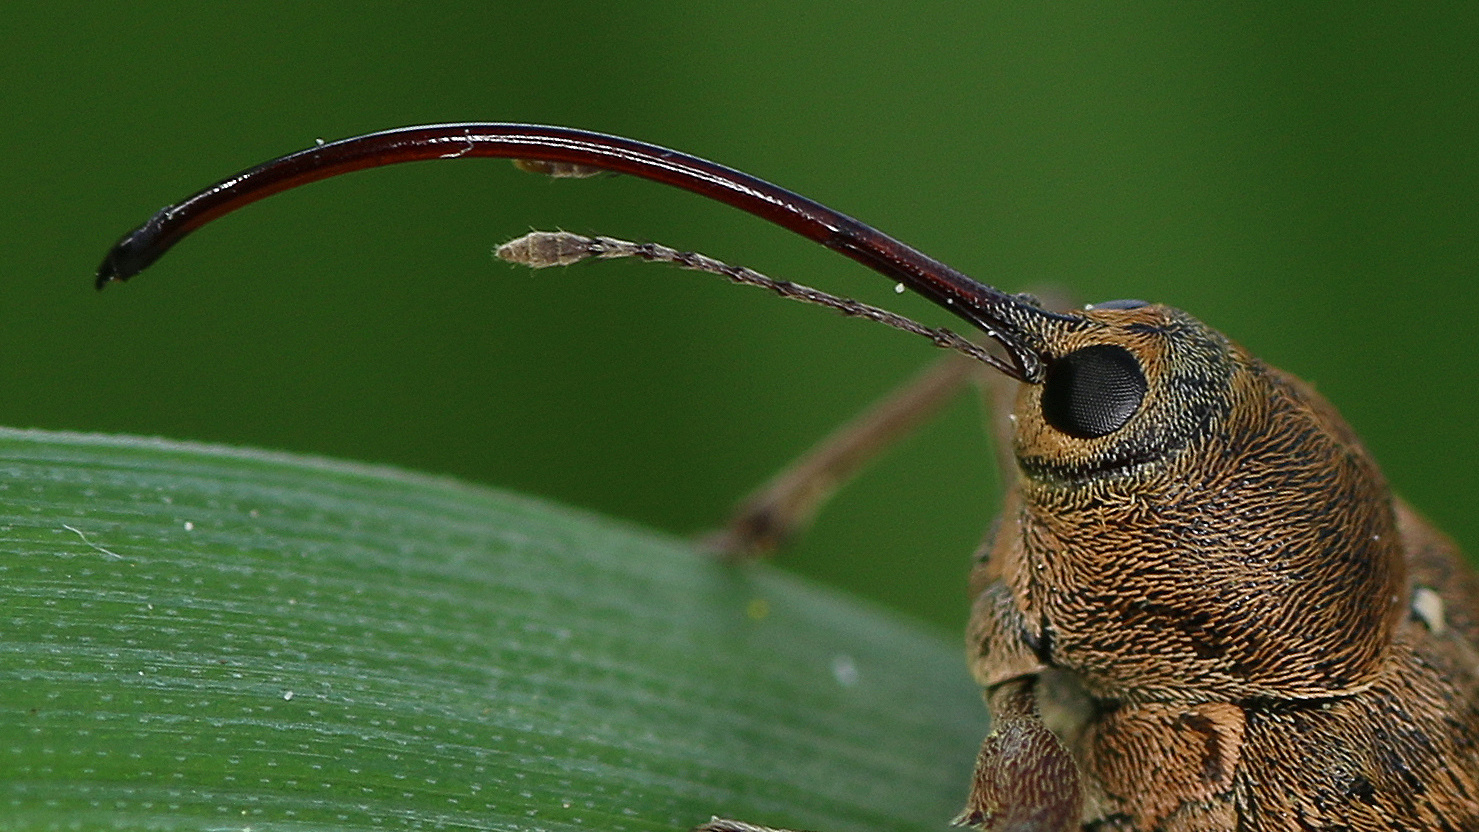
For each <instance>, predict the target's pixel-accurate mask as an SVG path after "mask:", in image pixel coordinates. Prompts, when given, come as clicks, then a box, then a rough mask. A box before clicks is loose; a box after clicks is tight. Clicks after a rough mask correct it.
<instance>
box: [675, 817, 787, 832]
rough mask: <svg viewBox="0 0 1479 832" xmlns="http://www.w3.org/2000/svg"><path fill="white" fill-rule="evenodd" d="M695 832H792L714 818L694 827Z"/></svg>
mask: <svg viewBox="0 0 1479 832" xmlns="http://www.w3.org/2000/svg"><path fill="white" fill-rule="evenodd" d="M693 832H791V830H789V829H776V828H775V827H772V826H759V825H757V824H753V823H745V822H744V821H742V820H730V819H728V818H721V817H714V818H710V819H709V822H708V823H703V824H699V825H698V826H695V827H693Z"/></svg>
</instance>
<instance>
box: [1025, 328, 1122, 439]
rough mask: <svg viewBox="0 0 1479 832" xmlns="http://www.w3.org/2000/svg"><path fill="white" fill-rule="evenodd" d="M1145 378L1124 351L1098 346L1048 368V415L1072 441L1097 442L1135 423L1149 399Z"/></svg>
mask: <svg viewBox="0 0 1479 832" xmlns="http://www.w3.org/2000/svg"><path fill="white" fill-rule="evenodd" d="M1145 390H1146V384H1145V373H1144V372H1142V371H1141V369H1140V362H1139V361H1137V360H1136V359H1135V356H1134V355H1132V354H1131V353H1130V351H1129V350H1127V349H1125V348H1124V347H1116V346H1114V345H1112V344H1097V345H1095V346H1092V347H1084V348H1083V349H1081V350H1075V351H1073V352H1071V353H1069V354H1067V355H1065V356H1063V357H1062V358H1059V359H1057V360H1056V361H1054V362H1053V363H1052V364H1049V365H1048V377H1047V380H1046V381H1045V382H1043V391H1042V415H1043V418H1044V419H1046V420H1047V423H1048V424H1050V425H1052V426H1053V427H1055V428H1057V429H1058V430H1061V431H1063V432H1064V433H1066V434H1068V435H1069V436H1076V437H1078V438H1080V439H1093V438H1095V437H1098V436H1105V435H1107V434H1111V433H1114V432H1115V431H1117V430H1119V429H1120V428H1122V427H1124V426H1125V423H1126V422H1128V421H1130V417H1131V416H1134V415H1135V411H1136V410H1137V409H1139V407H1140V402H1141V400H1142V399H1144V398H1145Z"/></svg>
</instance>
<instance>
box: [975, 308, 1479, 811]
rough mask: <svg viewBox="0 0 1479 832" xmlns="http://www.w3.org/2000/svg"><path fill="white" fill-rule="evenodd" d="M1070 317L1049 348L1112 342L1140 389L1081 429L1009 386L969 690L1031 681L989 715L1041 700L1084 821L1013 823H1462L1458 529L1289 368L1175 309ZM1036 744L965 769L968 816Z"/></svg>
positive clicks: (1465, 726) (1474, 605) (1467, 708)
mask: <svg viewBox="0 0 1479 832" xmlns="http://www.w3.org/2000/svg"><path fill="white" fill-rule="evenodd" d="M1088 317H1089V318H1090V320H1091V321H1092V322H1093V323H1094V324H1095V325H1094V326H1090V327H1080V328H1077V329H1075V330H1072V331H1065V332H1062V333H1050V334H1049V335H1048V336H1046V337H1045V338H1044V340H1045V341H1046V342H1047V344H1048V348H1049V350H1050V351H1051V353H1052V354H1055V355H1065V354H1068V353H1071V352H1072V351H1074V350H1077V349H1080V348H1082V347H1084V346H1086V345H1090V344H1104V343H1109V344H1117V345H1119V346H1121V347H1124V348H1125V349H1127V350H1129V351H1130V353H1132V354H1133V355H1134V356H1135V357H1136V358H1137V359H1138V360H1139V363H1140V367H1141V368H1142V370H1143V372H1144V375H1145V379H1146V388H1147V392H1146V394H1145V397H1144V399H1143V401H1142V402H1141V403H1140V406H1139V409H1138V410H1137V412H1136V413H1135V415H1134V417H1133V418H1132V419H1130V421H1129V422H1128V423H1127V424H1125V425H1124V427H1122V428H1121V429H1119V430H1117V431H1113V432H1111V433H1109V434H1108V435H1105V436H1100V437H1095V438H1083V437H1074V436H1070V435H1066V434H1065V433H1064V432H1062V431H1061V430H1058V429H1056V428H1055V427H1053V426H1052V425H1050V424H1048V423H1047V422H1046V421H1045V420H1044V418H1043V415H1042V413H1043V404H1042V397H1043V395H1044V392H1043V391H1044V387H1042V386H1039V385H1021V388H1020V391H1019V392H1018V394H1017V397H1016V402H1015V409H1014V417H1013V418H1012V419H1011V420H1010V421H1006V420H998V425H999V426H1000V427H1007V428H1010V429H1011V431H1012V434H1011V436H1010V437H1009V440H1008V441H1010V442H1011V447H1012V449H1013V452H1014V453H1013V458H1014V460H1015V465H1014V468H1015V471H1014V472H1013V479H1014V481H1015V486H1014V488H1013V489H1012V493H1011V494H1010V495H1009V496H1008V498H1007V501H1006V508H1005V511H1004V514H1003V518H1002V520H1001V522H1000V523H999V524H998V528H997V531H996V533H995V536H994V539H993V541H992V542H991V543H990V544H989V545H988V547H987V550H986V553H985V556H984V557H983V559H982V561H981V562H980V563H979V564H978V566H977V568H976V574H975V575H974V577H973V587H974V589H975V591H976V592H977V600H976V605H975V610H974V614H973V620H972V625H971V629H970V633H969V641H970V648H971V651H972V653H971V655H972V667H973V671H974V672H975V674H976V677H977V679H978V680H979V681H980V682H981V684H982V685H983V686H984V687H985V688H986V689H987V691H988V696H987V698H988V703H989V704H992V705H993V706H994V707H995V706H996V701H995V693H996V692H998V691H1020V690H1022V689H1023V688H1024V686H1025V687H1026V689H1030V690H1032V691H1034V695H1035V701H1036V703H1037V705H1038V706H1039V710H1040V719H1041V722H1040V723H1038V722H1033V721H1031V720H1025V721H1024V720H1023V719H1021V718H1017V719H1016V721H1015V722H1013V723H1012V725H1013V726H1015V727H1011V728H1009V729H1006V730H1008V733H1011V732H1016V733H1020V734H1022V735H1023V736H1029V735H1032V734H1033V731H1034V730H1035V731H1038V732H1040V733H1041V734H1046V733H1047V732H1046V731H1044V730H1043V729H1042V727H1041V726H1043V725H1046V727H1047V728H1050V729H1051V730H1052V733H1053V734H1054V735H1056V736H1057V737H1058V738H1059V739H1060V740H1061V741H1062V743H1063V747H1064V748H1066V749H1067V753H1068V755H1070V756H1071V757H1072V759H1073V760H1074V761H1075V763H1076V767H1077V771H1078V775H1079V777H1078V780H1079V782H1078V784H1077V786H1076V787H1075V786H1074V784H1072V783H1071V782H1070V783H1068V784H1067V785H1066V786H1065V787H1064V790H1063V796H1061V797H1060V798H1058V800H1060V802H1061V803H1062V804H1063V805H1069V804H1072V805H1080V804H1081V805H1082V807H1083V809H1082V818H1081V823H1080V824H1073V823H1070V824H1069V825H1068V826H1066V827H1055V826H1042V825H1038V826H1032V825H1030V824H1029V825H1024V826H1021V827H1020V828H1023V829H1037V830H1049V829H1057V828H1075V827H1077V826H1079V825H1081V826H1082V828H1084V829H1096V830H1151V829H1163V830H1201V831H1202V832H1207V831H1209V830H1220V829H1228V830H1231V829H1238V830H1285V829H1289V830H1294V829H1352V830H1359V829H1405V830H1424V829H1435V830H1436V829H1456V830H1457V829H1479V691H1476V683H1475V676H1476V671H1479V663H1476V657H1479V652H1476V650H1475V647H1474V645H1475V644H1476V637H1479V621H1476V610H1479V593H1476V591H1475V587H1476V584H1475V581H1474V579H1473V577H1472V575H1471V574H1470V573H1469V571H1468V570H1467V569H1466V568H1465V567H1464V566H1463V565H1462V562H1461V561H1460V559H1459V558H1458V555H1457V553H1456V551H1455V549H1454V547H1453V545H1452V543H1451V542H1449V541H1448V540H1446V539H1445V538H1443V537H1442V536H1441V535H1439V534H1438V533H1436V532H1434V531H1433V530H1432V529H1431V528H1430V527H1428V526H1427V525H1426V524H1425V523H1424V522H1423V521H1422V520H1421V519H1419V518H1417V517H1416V516H1415V515H1414V514H1413V513H1412V512H1411V510H1410V509H1408V508H1406V507H1405V506H1403V505H1402V504H1401V503H1400V502H1398V501H1396V500H1395V499H1394V498H1393V497H1392V496H1391V494H1390V493H1389V491H1388V488H1387V485H1386V483H1385V481H1384V479H1383V478H1382V476H1381V473H1380V472H1379V470H1378V469H1377V467H1376V466H1375V464H1374V463H1373V462H1372V461H1371V459H1370V458H1369V456H1368V455H1367V453H1366V451H1365V449H1364V448H1363V447H1362V446H1361V444H1360V442H1359V441H1358V440H1357V438H1356V437H1355V435H1354V434H1353V433H1352V432H1351V430H1350V429H1349V428H1348V427H1347V426H1346V425H1345V423H1344V422H1343V421H1342V420H1341V418H1340V416H1339V415H1338V414H1337V413H1336V412H1335V410H1334V409H1333V408H1332V407H1330V405H1329V404H1328V403H1326V402H1325V401H1324V399H1322V398H1321V397H1320V396H1319V395H1318V394H1316V393H1314V392H1313V391H1312V390H1311V389H1310V388H1309V387H1308V386H1306V385H1304V384H1303V383H1302V382H1300V381H1298V380H1297V379H1294V378H1292V377H1290V376H1288V375H1286V374H1284V373H1282V372H1280V371H1278V370H1275V369H1272V368H1270V367H1267V366H1266V365H1264V364H1263V363H1261V362H1259V361H1257V360H1256V359H1253V358H1252V357H1250V356H1249V355H1248V354H1247V353H1246V352H1245V351H1244V350H1242V349H1241V348H1240V347H1238V346H1236V345H1235V344H1232V343H1231V342H1229V341H1228V340H1227V339H1226V338H1224V337H1223V336H1221V335H1219V334H1218V333H1216V332H1214V331H1212V330H1211V329H1209V328H1207V327H1205V326H1204V325H1203V324H1201V323H1200V322H1198V321H1196V320H1195V319H1192V318H1191V317H1190V316H1187V315H1186V314H1185V313H1182V312H1179V311H1177V310H1173V309H1169V308H1166V307H1162V306H1143V307H1139V308H1133V309H1108V310H1102V311H1091V312H1089V313H1088ZM1050 383H1051V382H1050ZM1034 725H1036V726H1038V727H1037V728H1033V726H1034ZM1051 739H1052V738H1051V737H1044V736H1031V741H1032V742H1033V743H1035V744H1036V746H1037V747H1040V746H1042V745H1043V744H1044V743H1050V742H1051ZM993 742H994V743H995V745H997V746H1000V745H1001V744H1002V742H1001V739H1000V738H998V739H996V740H994V741H990V740H989V741H988V743H987V746H988V747H990V746H992V745H993ZM1023 742H1025V740H1024V741H1023ZM985 757H986V750H985V749H983V765H984V760H985ZM1042 759H1044V760H1047V761H1049V762H1043V763H1035V762H1034V761H1033V760H1031V759H1027V758H1025V757H1023V758H1017V759H1008V760H995V761H993V762H992V763H991V765H992V766H993V771H1001V770H1003V769H1004V770H1006V771H1007V772H1008V773H1006V774H999V773H998V774H993V775H991V776H983V775H982V773H981V771H979V770H978V775H977V781H976V784H975V788H974V789H973V792H972V798H971V806H972V807H974V808H975V810H977V814H976V815H975V816H971V812H972V808H968V809H967V819H968V820H974V821H976V822H979V823H980V824H981V825H983V826H984V827H985V828H987V829H1007V828H1016V827H1013V826H1012V825H1011V824H1012V823H1013V822H1014V821H1011V820H1010V819H1009V818H1007V817H1006V815H1003V814H1001V811H1003V810H1001V809H1000V807H998V806H997V803H998V802H999V801H998V797H997V796H998V795H999V794H1000V793H1002V790H1003V789H1004V788H1005V787H1006V786H1005V785H1004V784H1007V783H1009V782H1010V781H1011V780H1012V779H1013V778H1023V779H1030V778H1031V777H1032V776H1034V775H1033V774H1032V773H1031V772H1032V771H1033V770H1034V769H1035V768H1041V767H1042V766H1046V765H1060V764H1061V762H1054V761H1053V755H1052V754H1051V753H1050V754H1047V755H1043V756H1042ZM1013 766H1015V767H1016V768H1017V769H1018V771H1016V773H1012V770H1013ZM993 778H994V779H993ZM1068 779H1069V780H1072V778H1071V777H1070V778H1068ZM1070 790H1071V792H1072V793H1071V794H1070ZM983 807H997V808H996V811H997V814H995V815H993V814H992V811H991V810H987V809H985V808H983Z"/></svg>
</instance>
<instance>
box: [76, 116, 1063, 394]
mask: <svg viewBox="0 0 1479 832" xmlns="http://www.w3.org/2000/svg"><path fill="white" fill-rule="evenodd" d="M466 157H497V158H508V159H516V160H534V161H538V162H549V163H564V164H571V165H577V166H585V167H591V168H599V169H601V170H607V171H613V172H617V173H626V174H631V175H634V176H639V177H642V178H644V179H651V180H654V181H656V182H661V183H664V184H667V185H673V186H675V187H679V188H683V189H685V190H688V191H692V192H693V193H696V194H699V195H702V196H706V197H709V198H711V199H715V200H718V201H719V202H723V203H725V204H727V205H732V206H734V207H736V208H739V209H741V210H743V211H746V212H748V213H751V214H754V215H756V216H758V217H761V218H763V219H767V220H770V221H771V222H773V223H775V224H777V225H779V226H781V227H783V228H786V229H788V230H790V231H794V232H796V233H797V234H800V235H802V236H804V237H807V238H809V239H811V240H814V241H816V242H818V243H821V244H822V245H824V246H827V247H828V248H831V249H833V250H835V251H838V252H841V253H842V254H845V255H847V256H848V257H851V258H852V259H854V260H857V261H858V262H860V263H862V264H863V265H865V266H868V267H869V268H871V269H873V270H875V271H877V272H880V273H881V274H884V275H886V276H887V277H889V278H891V279H893V280H896V281H898V282H900V283H902V284H904V285H905V286H907V287H908V288H910V289H912V290H914V291H915V292H918V293H919V294H921V295H923V296H924V297H926V298H929V299H930V300H931V301H933V302H934V303H936V304H937V305H939V306H942V307H944V308H945V309H948V310H949V311H951V312H953V313H954V314H956V315H958V316H960V317H961V318H964V319H965V320H967V321H969V322H970V323H972V324H973V325H975V326H977V327H979V328H980V329H982V330H983V331H984V332H986V334H987V335H989V336H990V337H992V338H994V339H996V340H997V341H998V342H999V343H1001V345H1002V347H1003V348H1005V350H1006V351H1007V354H1008V355H1009V356H1010V358H1011V365H1010V366H1002V365H998V369H1001V370H1002V371H1003V372H1005V373H1007V374H1008V375H1010V376H1013V377H1014V378H1017V379H1019V380H1021V381H1026V382H1030V383H1038V382H1040V381H1041V380H1042V377H1043V372H1044V365H1045V361H1046V358H1047V356H1046V355H1044V353H1043V351H1042V347H1041V339H1040V338H1039V337H1036V333H1037V332H1038V331H1040V330H1041V329H1042V328H1043V327H1045V326H1054V325H1057V326H1062V325H1065V324H1067V325H1069V326H1072V325H1075V324H1079V323H1082V319H1081V318H1077V317H1073V316H1068V315H1060V314H1057V313H1052V312H1047V311H1045V310H1043V309H1041V308H1039V307H1037V306H1035V305H1033V304H1031V303H1028V302H1026V301H1025V300H1023V299H1022V298H1019V297H1016V296H1013V295H1009V294H1006V293H1004V292H1001V291H999V290H997V289H995V288H993V287H991V286H987V285H986V284H983V283H981V282H979V281H976V280H974V279H972V278H970V277H968V276H966V275H965V274H962V273H961V272H958V271H956V270H955V269H952V268H950V267H949V266H946V265H945V264H943V263H941V262H939V261H937V260H935V259H933V258H931V257H929V256H927V255H925V254H923V253H922V252H920V251H918V250H917V249H915V248H913V247H911V246H908V245H906V244H904V243H902V242H900V241H898V240H896V239H894V238H893V237H890V236H888V235H887V234H884V233H882V232H880V231H878V230H876V229H874V228H872V227H871V226H868V225H866V224H864V223H861V222H858V221H857V220H855V219H853V218H851V217H849V216H847V215H845V214H841V213H839V212H837V211H834V210H832V209H831V208H828V207H826V206H825V205H822V204H820V203H818V202H815V201H813V200H810V199H807V198H806V197H803V196H801V195H799V194H796V193H793V192H791V191H788V190H786V189H784V188H781V187H779V186H776V185H773V184H771V183H769V182H766V181H764V180H761V179H757V178H755V177H753V176H750V175H749V174H746V173H742V172H740V171H737V170H733V169H731V168H727V167H724V166H722V165H718V164H715V163H713V162H710V161H707V160H705V159H700V158H698V157H695V156H690V155H688V154H685V153H680V152H678V151H675V150H669V149H667V148H664V147H659V146H657V145H651V144H646V143H644V142H638V141H634V140H632V139H625V138H621V137H618V136H609V135H605V134H601V133H594V132H589V131H585V130H576V129H573V128H568V127H552V126H543V125H531V124H505V123H459V124H437V125H423V126H416V127H403V128H399V129H395V130H386V131H383V132H378V133H370V134H367V135H364V136H356V137H354V138H348V139H342V140H340V141H336V142H329V143H326V144H320V145H317V146H315V147H311V148H308V149H306V150H301V151H299V152H297V153H292V154H289V155H287V156H283V157H280V158H278V159H274V160H272V161H270V162H266V163H264V164H261V165H258V166H256V167H254V168H250V169H248V170H245V171H242V172H241V173H238V174H236V175H234V176H231V177H228V178H226V179H224V180H222V181H220V182H218V183H216V184H214V185H212V186H210V187H208V188H206V189H205V190H202V191H200V192H199V193H196V194H194V195H193V196H190V197H188V198H186V199H184V200H183V201H181V202H178V203H176V204H174V205H170V206H167V207H165V208H163V209H161V210H160V211H159V212H157V213H156V214H155V215H154V216H153V217H151V218H149V220H148V221H147V222H145V223H144V224H143V225H141V226H139V227H138V228H136V229H134V230H133V231H131V232H129V233H128V234H125V235H124V236H123V237H122V238H121V239H120V240H119V241H118V242H117V243H116V244H115V245H114V246H113V248H112V249H111V250H110V251H109V252H108V255H107V256H106V257H105V258H104V260H103V262H102V264H101V265H100V266H99V267H98V273H97V287H98V288H99V289H101V288H103V287H104V286H106V285H107V284H108V283H109V282H111V281H114V280H120V281H121V280H127V279H128V278H130V277H133V276H134V275H136V274H138V273H139V272H141V271H143V270H144V269H146V268H148V267H149V266H150V265H151V264H152V263H154V261H155V260H158V259H159V258H160V257H161V256H163V255H164V253H165V252H166V251H168V250H169V249H170V248H171V247H173V246H174V245H175V244H176V243H178V242H179V241H180V240H182V239H184V238H185V237H186V236H187V235H189V234H190V233H191V232H193V231H195V230H196V229H198V228H200V227H201V226H203V225H205V224H206V223H208V222H210V221H211V220H214V219H216V218H217V217H220V216H223V215H225V214H228V213H230V212H231V211H234V210H236V209H237V208H240V207H242V206H244V205H247V204H249V203H252V202H255V201H257V200H259V199H262V198H263V197H267V196H271V195H272V194H275V193H278V192H279V191H285V190H288V189H290V188H295V187H298V186H299V185H305V184H308V183H310V182H316V181H318V180H320V179H326V178H328V177H331V176H337V175H339V174H342V173H349V172H351V171H356V170H363V169H365V168H373V167H379V166H381V165H390V164H397V163H401V162H415V161H424V160H433V159H460V158H466Z"/></svg>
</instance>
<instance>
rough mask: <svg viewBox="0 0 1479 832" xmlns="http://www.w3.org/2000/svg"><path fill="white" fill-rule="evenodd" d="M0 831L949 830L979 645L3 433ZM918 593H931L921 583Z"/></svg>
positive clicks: (575, 521) (768, 587)
mask: <svg viewBox="0 0 1479 832" xmlns="http://www.w3.org/2000/svg"><path fill="white" fill-rule="evenodd" d="M0 465H3V469H4V470H3V478H0V628H3V629H0V827H3V828H5V829H252V830H286V829H291V830H306V829H334V830H352V829H382V830H383V829H497V830H514V829H521V830H522V829H549V830H554V829H584V828H599V829H603V830H610V832H624V830H675V829H683V828H686V827H689V826H692V825H694V824H696V823H700V822H703V821H705V820H707V819H708V818H709V817H710V815H712V814H718V815H722V816H727V817H738V818H741V819H744V820H749V821H752V822H756V823H764V824H768V825H786V826H793V827H797V828H809V829H821V830H827V832H850V830H875V831H876V832H887V830H920V829H937V828H943V826H944V821H945V820H946V819H948V818H949V817H950V816H951V815H952V814H953V813H954V812H955V811H956V810H957V809H958V808H959V806H960V803H961V800H962V799H963V797H964V793H965V788H966V785H967V782H968V781H967V777H968V774H969V769H970V763H971V760H972V758H973V756H974V750H975V747H976V745H977V743H978V742H979V740H980V738H981V736H982V735H983V731H984V728H985V715H984V711H983V709H982V708H981V706H980V701H979V697H978V695H977V692H976V691H975V689H974V686H973V685H972V684H971V683H970V681H969V680H968V677H967V674H966V672H965V669H964V666H963V665H964V663H963V661H962V658H961V655H960V653H961V651H960V648H959V646H958V643H957V642H955V641H954V640H953V639H950V638H944V637H942V636H941V635H939V634H937V633H935V632H933V631H930V630H926V629H923V628H921V627H918V626H915V625H912V624H911V623H909V622H906V621H902V620H899V619H898V618H896V617H893V616H891V615H889V614H886V613H883V612H880V611H878V610H876V609H872V608H869V607H867V606H865V605H863V604H861V603H859V602H857V601H854V600H850V599H847V598H842V597H838V596H837V595H835V594H833V593H831V592H829V591H827V590H825V589H822V588H819V587H816V586H812V585H808V584H806V583H803V582H801V581H799V580H797V579H795V578H792V577H789V576H786V575H785V574H783V573H781V572H779V571H777V570H775V569H773V568H769V567H765V566H746V567H728V566H723V565H720V564H716V563H713V562H710V561H708V560H705V559H704V558H702V557H701V556H699V555H697V554H695V553H694V552H693V551H692V550H691V549H689V548H687V547H686V546H685V545H684V544H683V543H682V542H681V541H676V540H672V539H670V538H667V537H664V536H662V535H658V534H655V533H652V532H649V531H644V530H641V529H634V528H631V527H629V526H627V525H624V524H622V523H619V522H616V521H612V520H608V519H604V518H599V517H592V516H589V515H584V514H581V513H579V512H576V511H572V510H569V509H563V508H559V507H554V506H550V505H547V504H543V503H540V502H537V501H535V500H531V499H528V498H524V497H517V496H510V495H508V494H502V493H499V492H496V491H492V490H489V489H486V488H480V487H474V486H468V485H465V484H461V483H457V482H452V481H448V480H444V479H435V478H431V477H425V476H417V475H413V474H406V473H403V472H399V471H392V470H385V469H376V468H370V467H367V466H359V465H352V464H344V463H336V462H326V461H322V460H313V459H302V458H295V457H289V456H284V455H277V454H268V453H262V452H253V451H244V450H234V449H223V448H218V447H205V446H198V445H184V444H178V443H170V442H164V441H156V440H138V439H122V438H109V437H97V436H79V435H69V434H55V433H41V432H31V431H0ZM901 568H902V566H901Z"/></svg>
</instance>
